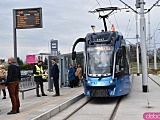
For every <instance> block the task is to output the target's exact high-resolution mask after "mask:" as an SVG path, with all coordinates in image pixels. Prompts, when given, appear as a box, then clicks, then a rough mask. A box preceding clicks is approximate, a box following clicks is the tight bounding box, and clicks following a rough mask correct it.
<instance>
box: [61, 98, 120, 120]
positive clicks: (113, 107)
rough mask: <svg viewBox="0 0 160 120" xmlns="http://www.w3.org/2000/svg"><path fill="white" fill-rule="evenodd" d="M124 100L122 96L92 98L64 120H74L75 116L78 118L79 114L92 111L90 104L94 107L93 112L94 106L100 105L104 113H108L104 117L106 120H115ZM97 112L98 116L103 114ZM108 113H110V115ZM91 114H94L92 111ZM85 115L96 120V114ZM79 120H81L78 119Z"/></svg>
mask: <svg viewBox="0 0 160 120" xmlns="http://www.w3.org/2000/svg"><path fill="white" fill-rule="evenodd" d="M122 98H123V97H122V96H121V97H115V98H90V99H88V100H87V101H86V102H85V103H83V104H82V105H81V106H79V107H77V108H76V109H75V110H74V111H73V112H71V113H70V114H68V115H67V116H66V117H65V118H64V119H63V120H73V119H74V118H75V117H74V116H77V114H79V113H80V114H81V111H84V109H85V110H87V109H88V110H90V108H89V107H88V106H89V105H88V104H92V105H93V109H92V110H94V106H98V105H99V108H100V107H102V105H103V109H104V110H103V111H106V113H105V114H106V115H104V116H106V118H105V120H114V117H115V116H116V113H117V110H118V108H119V105H120V103H121V100H122ZM98 99H99V100H98ZM107 99H108V100H107ZM103 100H104V101H103ZM97 101H103V102H102V103H98V102H97ZM110 104H112V105H110ZM87 105H88V106H87ZM105 106H106V107H105ZM95 111H96V114H97V115H100V114H102V113H101V110H98V109H95ZM107 111H109V114H108V112H107ZM88 112H89V111H88ZM90 112H92V111H90ZM85 115H86V116H90V118H92V117H93V118H94V115H95V114H93V115H92V114H90V115H88V113H84V115H82V116H85ZM77 117H78V116H77ZM77 119H80V118H77ZM84 119H87V118H84Z"/></svg>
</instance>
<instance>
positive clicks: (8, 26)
mask: <svg viewBox="0 0 160 120" xmlns="http://www.w3.org/2000/svg"><path fill="white" fill-rule="evenodd" d="M123 1H124V2H125V3H127V4H128V5H129V6H131V7H133V8H135V1H136V0H123ZM156 1H157V0H145V2H146V5H145V8H146V9H149V8H150V7H151V6H152V5H153V4H154V3H155V2H156ZM98 3H99V4H98ZM100 6H101V7H110V6H116V7H119V8H124V7H125V6H124V4H122V3H121V2H120V1H119V0H63V1H62V0H0V41H1V42H0V58H3V59H7V58H8V57H10V56H14V50H13V9H25V8H37V7H41V8H42V18H43V28H34V29H17V56H18V57H20V58H21V59H23V60H25V57H26V55H30V54H39V53H49V52H50V48H49V45H50V44H49V43H50V40H52V39H54V40H58V43H59V51H60V52H61V53H62V54H66V53H69V52H71V49H72V45H73V43H74V41H75V40H76V39H77V38H79V37H85V36H86V34H87V33H90V32H93V31H92V29H91V27H90V26H91V25H95V26H96V30H95V31H101V30H102V29H103V23H102V20H99V19H98V13H95V14H91V13H89V12H88V11H91V10H94V9H96V8H99V7H100ZM159 10H160V8H159V7H154V8H153V9H152V10H151V13H150V20H151V29H150V31H151V36H152V34H153V31H154V30H155V29H157V28H158V27H160V26H159V24H160V14H159V12H158V11H159ZM145 17H146V26H147V29H146V30H147V36H148V25H147V24H148V23H147V22H148V14H146V15H145ZM138 22H139V19H138ZM112 24H114V26H115V29H116V30H118V31H120V32H122V34H123V35H124V37H125V38H135V34H136V32H135V30H136V28H135V13H134V12H132V11H131V10H130V12H126V10H121V11H117V12H114V14H113V15H111V16H110V17H109V20H107V26H108V28H109V29H110V27H111V25H112ZM138 28H139V26H138ZM156 34H158V32H157V33H156ZM127 40H128V41H130V42H131V43H135V42H136V40H135V39H127ZM157 42H158V40H157ZM76 50H77V51H82V50H83V44H80V45H78V46H77V47H76Z"/></svg>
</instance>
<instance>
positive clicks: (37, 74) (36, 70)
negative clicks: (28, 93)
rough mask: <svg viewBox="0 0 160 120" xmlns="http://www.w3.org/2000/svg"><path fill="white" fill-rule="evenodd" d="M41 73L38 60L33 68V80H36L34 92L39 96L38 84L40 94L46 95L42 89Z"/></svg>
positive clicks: (40, 65) (40, 62)
mask: <svg viewBox="0 0 160 120" xmlns="http://www.w3.org/2000/svg"><path fill="white" fill-rule="evenodd" d="M42 74H43V67H42V61H38V64H37V65H35V66H34V69H33V75H34V81H35V82H36V94H37V97H41V96H40V94H39V85H40V87H41V93H42V96H47V95H46V94H45V93H44V89H43V80H42Z"/></svg>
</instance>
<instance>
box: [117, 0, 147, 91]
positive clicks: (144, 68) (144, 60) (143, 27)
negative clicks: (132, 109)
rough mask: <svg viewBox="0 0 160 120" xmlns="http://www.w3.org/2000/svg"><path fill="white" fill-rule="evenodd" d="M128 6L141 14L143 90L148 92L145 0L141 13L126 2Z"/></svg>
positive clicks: (142, 3) (141, 4) (142, 2)
mask: <svg viewBox="0 0 160 120" xmlns="http://www.w3.org/2000/svg"><path fill="white" fill-rule="evenodd" d="M119 1H121V2H122V3H123V4H125V5H126V6H127V7H129V8H130V9H131V10H133V11H134V12H135V13H137V14H140V40H141V60H142V91H143V92H148V69H147V54H146V21H145V16H144V15H145V13H144V4H145V2H144V0H140V3H139V4H140V13H138V12H137V11H135V10H134V9H133V8H131V7H130V6H129V5H127V4H126V3H124V2H123V1H122V0H119Z"/></svg>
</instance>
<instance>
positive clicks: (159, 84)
mask: <svg viewBox="0 0 160 120" xmlns="http://www.w3.org/2000/svg"><path fill="white" fill-rule="evenodd" d="M148 77H149V78H150V79H151V80H152V81H153V82H154V83H156V84H157V85H158V86H160V83H158V82H157V81H155V80H154V79H153V78H151V77H150V76H149V75H148Z"/></svg>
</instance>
